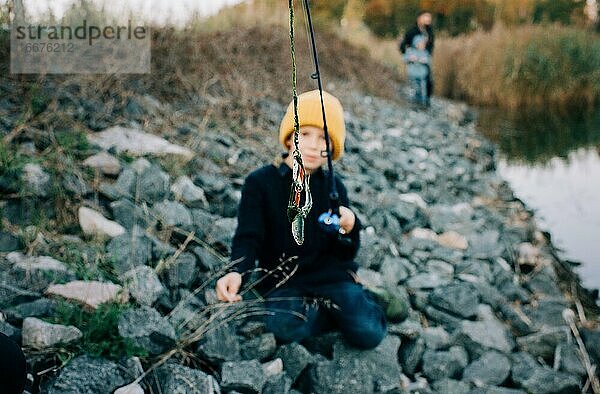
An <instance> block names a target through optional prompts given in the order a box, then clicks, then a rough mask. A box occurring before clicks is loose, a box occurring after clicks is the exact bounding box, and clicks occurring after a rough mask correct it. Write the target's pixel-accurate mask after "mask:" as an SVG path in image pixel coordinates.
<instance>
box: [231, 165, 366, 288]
mask: <svg viewBox="0 0 600 394" xmlns="http://www.w3.org/2000/svg"><path fill="white" fill-rule="evenodd" d="M327 181H328V177H327V172H326V171H324V170H323V169H321V168H319V169H318V170H317V171H315V172H314V173H313V174H311V176H310V183H309V185H310V191H311V195H312V200H313V206H312V209H311V210H310V212H309V214H308V216H307V218H306V219H305V223H304V242H303V244H302V245H301V246H298V245H297V244H296V242H295V241H294V238H293V236H292V232H291V225H290V222H289V220H288V218H287V205H288V200H289V193H290V186H291V183H292V170H291V169H290V168H289V166H288V165H287V164H286V163H281V164H280V165H279V167H276V166H275V165H273V164H269V165H266V166H264V167H261V168H259V169H257V170H255V171H253V172H251V173H250V174H249V175H248V176H247V177H246V180H245V182H244V186H243V188H242V197H241V200H240V204H239V208H238V226H237V229H236V231H235V235H234V237H233V241H232V247H231V261H232V262H236V261H237V262H236V264H234V266H233V268H232V271H236V272H239V273H242V274H244V273H248V272H249V271H251V270H253V269H254V268H255V260H256V259H258V262H259V265H258V266H259V268H260V269H261V271H262V270H264V271H262V272H261V274H264V273H265V272H266V271H273V270H275V271H274V272H272V273H271V274H270V275H269V276H267V277H265V278H264V279H263V280H262V281H261V282H260V284H259V285H257V286H256V288H257V290H258V291H259V292H261V293H265V292H266V291H268V290H271V289H273V288H274V287H275V286H277V285H278V284H279V285H283V286H292V285H294V286H303V287H310V285H311V284H314V285H316V284H323V283H336V282H340V281H350V280H353V279H352V276H351V274H350V272H356V269H357V268H358V265H357V263H356V262H355V261H354V258H355V256H356V253H357V251H358V248H359V246H360V228H361V223H360V220H359V219H358V217H356V222H355V224H354V227H353V228H352V231H350V232H349V233H348V234H347V237H349V238H350V239H351V240H352V242H351V243H349V244H346V243H343V242H340V240H339V239H338V237H337V236H336V235H333V234H329V233H326V232H325V231H323V230H322V229H321V228H320V227H319V225H318V222H317V218H318V217H319V215H320V214H322V213H323V212H326V211H327V210H328V208H329V205H328V194H329V191H328V182H327ZM336 185H337V189H338V193H339V196H340V204H341V205H343V206H346V207H348V193H347V191H346V188H345V187H344V185H343V183H342V181H341V179H340V178H339V177H337V176H336ZM291 256H297V258H296V259H293V260H292V261H289V262H288V263H287V264H284V265H283V266H281V263H282V261H285V260H286V259H287V258H289V257H291ZM238 260H239V261H238ZM296 264H297V269H295V271H294V267H295V266H296ZM278 266H280V267H281V269H276V267H278ZM290 272H294V273H293V275H291V277H289V279H288V280H287V281H285V283H283V284H282V282H283V281H284V280H285V279H284V277H285V276H286V275H287V274H289V273H290ZM245 277H247V275H246V276H245Z"/></svg>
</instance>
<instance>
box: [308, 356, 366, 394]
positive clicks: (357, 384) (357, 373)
mask: <svg viewBox="0 0 600 394" xmlns="http://www.w3.org/2000/svg"><path fill="white" fill-rule="evenodd" d="M307 392H311V393H315V394H346V393H361V394H370V393H374V387H373V380H372V379H371V377H370V376H369V375H368V374H367V373H365V372H364V370H363V368H362V364H361V362H360V361H359V360H356V359H344V360H342V361H341V362H339V363H336V362H334V361H324V362H319V363H317V364H316V365H315V366H314V367H313V368H311V370H310V391H307Z"/></svg>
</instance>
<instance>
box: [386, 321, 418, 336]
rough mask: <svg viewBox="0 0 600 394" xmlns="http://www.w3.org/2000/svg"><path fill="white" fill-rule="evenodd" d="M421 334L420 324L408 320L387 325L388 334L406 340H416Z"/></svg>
mask: <svg viewBox="0 0 600 394" xmlns="http://www.w3.org/2000/svg"><path fill="white" fill-rule="evenodd" d="M422 333H423V327H422V326H421V323H420V322H418V321H415V320H412V318H408V319H406V320H404V321H403V322H402V323H399V324H388V334H392V335H400V336H401V337H403V338H406V339H416V338H418V337H420V336H421V335H422Z"/></svg>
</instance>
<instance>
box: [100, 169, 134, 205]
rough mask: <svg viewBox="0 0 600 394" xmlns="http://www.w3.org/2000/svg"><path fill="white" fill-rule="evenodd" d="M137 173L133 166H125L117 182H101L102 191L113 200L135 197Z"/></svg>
mask: <svg viewBox="0 0 600 394" xmlns="http://www.w3.org/2000/svg"><path fill="white" fill-rule="evenodd" d="M136 180H137V174H136V173H135V171H134V170H133V169H132V168H125V169H124V170H123V171H121V173H120V174H119V176H118V177H117V180H116V182H114V183H112V184H110V183H101V184H100V187H99V189H100V192H101V193H102V194H104V195H105V196H107V197H108V198H109V199H111V200H118V199H119V198H122V197H126V198H135V187H136V183H137V182H136Z"/></svg>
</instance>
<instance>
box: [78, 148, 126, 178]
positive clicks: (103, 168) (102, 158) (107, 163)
mask: <svg viewBox="0 0 600 394" xmlns="http://www.w3.org/2000/svg"><path fill="white" fill-rule="evenodd" d="M83 165H84V166H87V167H91V168H94V169H96V170H98V171H100V172H101V173H103V174H105V175H119V173H120V172H121V164H120V163H119V160H118V159H117V158H116V157H114V156H113V155H111V154H109V153H107V152H100V153H96V154H95V155H93V156H90V157H88V158H87V159H85V160H84V161H83Z"/></svg>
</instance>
